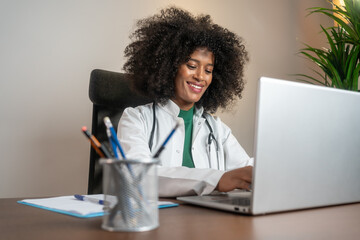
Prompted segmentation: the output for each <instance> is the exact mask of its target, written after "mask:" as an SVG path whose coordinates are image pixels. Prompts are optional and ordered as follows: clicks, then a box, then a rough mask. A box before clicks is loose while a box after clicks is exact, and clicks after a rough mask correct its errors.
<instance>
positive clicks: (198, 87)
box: [189, 83, 202, 89]
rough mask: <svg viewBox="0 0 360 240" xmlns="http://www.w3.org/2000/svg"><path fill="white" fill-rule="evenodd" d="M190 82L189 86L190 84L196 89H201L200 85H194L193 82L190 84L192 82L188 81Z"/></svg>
mask: <svg viewBox="0 0 360 240" xmlns="http://www.w3.org/2000/svg"><path fill="white" fill-rule="evenodd" d="M189 84H190V86H192V87H194V88H196V89H201V88H202V87H200V86H197V85H194V84H192V83H189Z"/></svg>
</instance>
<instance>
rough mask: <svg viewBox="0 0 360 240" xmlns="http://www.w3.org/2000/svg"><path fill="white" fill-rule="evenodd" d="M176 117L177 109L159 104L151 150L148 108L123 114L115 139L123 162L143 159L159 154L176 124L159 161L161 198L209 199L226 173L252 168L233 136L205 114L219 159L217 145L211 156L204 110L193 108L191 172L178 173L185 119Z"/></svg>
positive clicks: (224, 126) (183, 169) (173, 105)
mask: <svg viewBox="0 0 360 240" xmlns="http://www.w3.org/2000/svg"><path fill="white" fill-rule="evenodd" d="M179 112H180V108H179V107H178V106H177V105H176V104H175V103H174V102H173V101H171V100H169V101H168V102H167V103H166V104H165V105H160V104H157V106H156V108H155V113H156V122H155V131H154V138H153V146H152V149H149V138H150V134H151V129H152V125H153V110H152V103H150V104H146V105H142V106H138V107H136V108H126V109H125V110H124V113H123V115H122V116H121V119H120V122H119V126H118V137H119V140H120V142H121V144H122V146H123V148H124V151H125V152H126V154H127V158H128V159H130V158H147V157H149V156H152V155H153V154H154V153H155V152H156V151H157V150H158V149H159V148H160V146H161V144H162V143H163V141H164V140H165V139H166V137H167V136H168V135H169V133H170V132H171V130H172V129H173V128H174V126H175V124H176V122H177V121H178V120H180V122H181V124H180V126H179V127H178V129H177V130H176V131H175V133H174V135H173V136H172V138H171V139H170V141H169V142H168V143H167V145H166V147H165V149H164V150H163V152H162V153H161V155H160V157H159V160H160V165H159V167H158V176H159V196H160V197H175V196H183V195H194V194H198V195H204V194H209V193H211V192H212V191H214V189H215V187H216V186H217V184H218V182H219V180H220V178H221V176H222V175H223V174H224V172H225V171H226V170H230V169H235V168H240V167H245V166H248V165H253V159H252V158H250V157H249V156H248V155H247V154H246V152H245V151H244V149H243V148H242V147H241V146H240V144H239V143H238V141H237V140H236V138H235V137H234V136H233V135H232V134H231V130H230V128H229V127H227V126H226V125H225V124H224V123H223V122H221V120H220V119H219V118H217V117H215V118H214V117H212V116H211V115H209V114H207V117H206V118H207V119H208V122H209V123H210V126H211V127H212V129H213V132H214V135H215V139H216V140H217V142H218V150H219V152H218V154H217V153H216V150H215V149H216V144H215V141H212V144H211V146H210V154H209V144H208V136H209V133H210V131H209V128H208V126H206V122H205V118H204V117H203V116H202V114H203V109H202V108H200V109H198V108H195V111H194V120H193V136H192V152H191V153H192V157H193V161H194V165H195V168H187V167H182V166H181V165H182V160H183V148H184V138H185V126H184V121H183V119H182V118H179V117H178V115H179ZM217 155H218V156H219V159H218V157H217Z"/></svg>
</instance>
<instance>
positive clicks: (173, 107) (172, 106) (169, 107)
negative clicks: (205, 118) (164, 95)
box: [160, 99, 204, 120]
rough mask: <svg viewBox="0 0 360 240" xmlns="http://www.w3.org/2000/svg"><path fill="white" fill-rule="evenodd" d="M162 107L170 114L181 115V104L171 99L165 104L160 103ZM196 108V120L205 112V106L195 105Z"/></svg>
mask: <svg viewBox="0 0 360 240" xmlns="http://www.w3.org/2000/svg"><path fill="white" fill-rule="evenodd" d="M160 107H162V108H163V109H164V110H165V111H166V112H167V113H169V114H170V115H173V116H174V117H178V116H179V113H180V108H179V106H178V105H177V104H176V103H174V102H173V101H172V100H170V99H169V100H168V101H167V102H166V103H165V104H163V105H160ZM194 110H195V111H194V118H195V120H197V119H199V118H200V117H201V115H202V114H203V112H204V108H203V107H200V108H198V107H196V106H195V109H194Z"/></svg>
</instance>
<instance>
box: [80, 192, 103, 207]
mask: <svg viewBox="0 0 360 240" xmlns="http://www.w3.org/2000/svg"><path fill="white" fill-rule="evenodd" d="M74 197H75V198H76V199H77V200H81V201H85V202H92V203H97V204H101V205H104V200H100V199H96V198H91V197H87V196H84V195H79V194H75V195H74Z"/></svg>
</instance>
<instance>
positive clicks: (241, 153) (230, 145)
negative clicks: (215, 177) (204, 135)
mask: <svg viewBox="0 0 360 240" xmlns="http://www.w3.org/2000/svg"><path fill="white" fill-rule="evenodd" d="M214 120H215V121H216V123H215V124H216V126H217V128H218V133H219V139H221V145H222V147H223V154H224V161H225V165H226V170H227V171H228V170H232V169H236V168H242V167H246V166H253V165H254V160H253V158H250V157H249V155H248V154H247V153H246V151H245V150H244V148H243V147H242V146H241V145H240V143H239V142H238V141H237V139H236V138H235V136H234V135H233V134H232V132H231V129H230V128H229V127H228V126H227V125H226V124H225V123H223V122H222V121H221V120H220V118H218V117H216V118H215V119H214Z"/></svg>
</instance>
